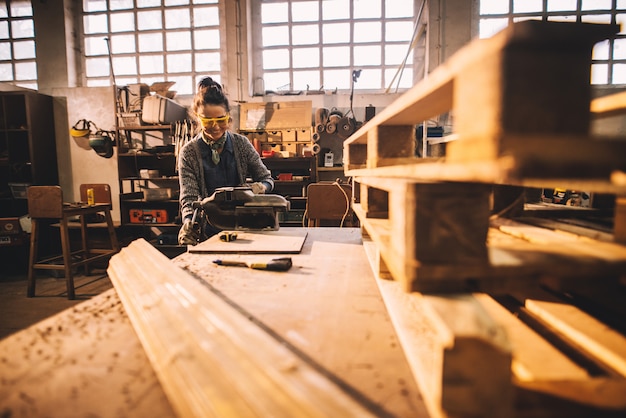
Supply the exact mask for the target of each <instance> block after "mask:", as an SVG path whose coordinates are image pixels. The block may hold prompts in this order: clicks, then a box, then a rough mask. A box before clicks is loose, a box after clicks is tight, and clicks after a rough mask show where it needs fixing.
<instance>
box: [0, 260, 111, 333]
mask: <svg viewBox="0 0 626 418" xmlns="http://www.w3.org/2000/svg"><path fill="white" fill-rule="evenodd" d="M53 274H54V273H53V272H46V271H40V272H38V276H37V283H36V285H37V286H36V292H35V297H34V298H27V297H26V279H27V274H26V273H24V272H22V271H11V270H3V271H1V272H0V339H3V338H5V337H7V336H9V335H11V334H13V333H15V332H17V331H19V330H21V329H24V328H28V327H29V326H31V325H33V324H35V323H37V322H39V321H41V320H43V319H45V318H47V317H49V316H52V315H54V314H56V313H59V312H61V311H63V310H65V309H68V308H71V307H72V306H74V305H76V304H79V303H81V302H83V301H85V300H87V299H90V298H92V297H94V296H97V295H99V294H100V293H102V292H104V291H106V290H108V289H110V288H112V287H113V284H112V283H111V280H109V278H108V276H107V274H106V270H105V269H101V268H98V269H93V270H92V271H91V274H90V275H89V276H85V275H84V274H83V273H82V272H80V274H78V275H75V276H74V285H75V289H76V299H75V300H68V299H67V292H66V290H65V279H64V278H63V277H60V278H56V277H53Z"/></svg>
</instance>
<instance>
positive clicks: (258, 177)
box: [233, 134, 274, 192]
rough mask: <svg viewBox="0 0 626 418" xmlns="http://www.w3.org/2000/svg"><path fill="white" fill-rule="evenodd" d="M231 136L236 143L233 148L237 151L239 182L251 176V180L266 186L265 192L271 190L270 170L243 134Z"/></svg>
mask: <svg viewBox="0 0 626 418" xmlns="http://www.w3.org/2000/svg"><path fill="white" fill-rule="evenodd" d="M233 137H234V140H235V143H236V147H235V149H236V150H237V152H238V153H239V155H238V156H236V158H237V164H238V169H239V177H240V181H241V183H242V184H243V183H245V182H246V179H247V178H251V179H252V181H253V182H257V181H258V182H263V183H265V184H266V187H267V188H268V189H267V192H271V191H272V190H273V189H274V179H273V178H272V173H271V171H270V170H268V168H267V167H266V166H265V164H263V160H261V157H260V156H259V153H258V152H257V151H256V149H254V147H253V146H252V144H251V143H250V141H249V140H248V138H246V137H245V136H243V135H239V134H234V135H233Z"/></svg>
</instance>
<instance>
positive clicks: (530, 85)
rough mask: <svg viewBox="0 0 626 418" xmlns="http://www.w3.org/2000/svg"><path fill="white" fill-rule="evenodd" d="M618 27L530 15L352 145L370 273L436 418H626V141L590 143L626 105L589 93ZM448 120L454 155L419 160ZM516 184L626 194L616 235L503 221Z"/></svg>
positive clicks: (463, 55)
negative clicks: (600, 52)
mask: <svg viewBox="0 0 626 418" xmlns="http://www.w3.org/2000/svg"><path fill="white" fill-rule="evenodd" d="M618 30H619V28H618V27H617V26H614V25H597V24H580V23H562V22H539V21H525V22H519V23H515V24H513V25H511V26H509V27H508V28H507V29H505V30H504V31H503V32H501V33H500V34H497V35H496V36H494V37H492V38H490V39H485V40H476V41H474V42H472V43H470V44H469V45H467V46H466V47H465V48H463V49H462V50H460V51H459V52H457V54H456V55H454V56H453V57H452V58H451V59H450V60H449V61H448V62H446V63H445V64H444V65H442V66H440V67H439V68H437V69H436V70H435V71H433V72H432V73H431V74H429V75H428V77H427V78H426V79H425V80H423V81H422V82H420V83H419V84H417V85H415V86H414V87H413V88H412V89H411V90H409V91H408V92H406V93H405V94H404V95H402V96H401V97H399V98H398V99H397V100H396V101H395V102H393V103H392V104H391V105H390V106H388V107H387V108H386V109H385V110H384V111H382V112H380V113H379V114H378V115H377V116H376V117H374V118H373V119H372V120H371V121H369V122H368V123H367V124H366V125H364V126H363V127H362V128H361V129H359V130H358V131H357V132H355V133H354V134H353V135H352V136H351V137H349V138H348V139H347V140H346V141H345V142H344V153H343V154H344V168H345V174H346V176H352V177H353V178H354V182H355V185H357V187H359V188H360V193H359V194H358V197H357V196H356V195H355V197H354V198H353V200H354V203H353V207H354V211H355V212H356V214H357V215H358V217H359V220H360V223H361V226H362V229H363V231H364V234H367V235H368V236H369V239H368V240H367V241H366V242H365V245H366V247H367V249H368V251H369V254H370V256H371V257H370V260H371V264H372V267H373V270H374V273H377V274H378V276H379V277H381V278H388V279H391V280H389V281H385V280H382V281H379V282H380V289H381V293H382V295H383V298H384V299H385V302H386V304H387V308H388V310H389V312H390V315H391V317H392V320H393V322H394V324H395V326H396V330H397V332H398V334H399V337H400V340H401V342H402V344H403V347H404V351H405V353H406V355H407V358H408V360H409V363H410V364H411V368H412V369H413V374H414V376H415V378H416V380H417V382H418V384H419V387H420V390H421V391H422V394H423V396H424V398H425V401H426V404H427V406H428V409H429V413H430V414H431V415H432V416H433V417H448V416H455V417H456V416H507V417H535V416H537V417H538V416H551V417H554V416H569V417H572V416H574V417H576V416H580V417H582V416H591V415H590V414H593V416H617V415H619V414H623V413H624V412H625V411H626V401H625V399H626V398H625V397H624V394H626V379H624V378H625V377H626V368H625V367H624V365H625V364H626V338H625V337H624V334H623V332H624V330H623V329H621V330H618V329H616V328H615V326H618V327H621V328H623V318H624V314H625V310H624V308H623V305H624V303H623V302H624V295H625V293H624V286H623V282H620V280H623V279H622V277H623V276H624V273H626V247H624V246H623V245H621V244H620V243H619V242H620V241H621V242H624V241H625V240H624V233H623V231H624V224H625V221H624V219H623V216H624V214H623V210H622V209H621V208H623V204H622V199H621V196H624V195H626V182H624V180H623V177H624V174H623V172H624V170H625V169H626V158H624V155H626V141H624V138H621V140H605V139H603V138H596V137H592V136H591V135H590V126H591V119H592V117H602V116H605V115H609V114H613V113H615V112H618V111H619V109H620V108H621V109H624V108H626V101H625V100H620V98H621V97H623V96H615V97H614V98H607V99H603V100H597V101H594V102H592V100H591V87H590V83H589V80H590V68H591V50H592V48H593V46H594V44H595V43H597V42H599V41H601V40H604V39H606V38H609V37H610V36H612V35H614V34H615V33H617V32H618ZM445 112H451V114H452V115H453V118H454V133H453V135H454V137H453V139H454V140H452V141H450V142H448V143H447V152H446V155H445V157H443V158H437V159H435V158H418V157H416V156H415V126H416V125H419V124H421V123H423V121H426V120H428V119H429V118H432V117H434V116H437V115H440V114H443V113H445ZM555 156H556V158H555ZM500 186H518V187H520V188H522V187H567V188H571V189H575V190H589V191H592V192H598V193H608V194H614V195H616V196H617V198H616V209H615V217H614V225H615V229H614V234H613V237H612V239H609V240H600V239H591V238H588V237H582V236H578V235H575V234H564V233H562V232H560V231H555V230H549V229H545V228H538V227H533V226H530V225H528V224H525V223H522V222H519V221H518V220H513V219H507V218H505V217H502V216H496V215H494V214H492V207H493V206H492V202H491V201H490V199H491V198H492V196H493V190H494V188H497V187H500ZM557 265H558V266H559V268H558V269H555V268H554V267H555V266H557ZM555 295H556V296H555ZM582 300H584V301H585V302H586V303H585V304H582V303H578V302H580V301H582ZM592 304H593V305H594V307H595V309H594V310H593V313H592V314H590V313H589V312H591V311H590V310H587V309H583V308H582V306H583V305H584V306H585V307H588V306H590V305H592ZM598 312H602V313H603V315H597V313H598ZM604 314H606V315H604ZM619 318H622V320H620V319H619Z"/></svg>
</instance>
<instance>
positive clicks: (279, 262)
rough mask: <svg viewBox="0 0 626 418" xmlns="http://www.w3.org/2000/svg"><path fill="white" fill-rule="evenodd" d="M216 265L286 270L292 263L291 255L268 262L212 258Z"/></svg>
mask: <svg viewBox="0 0 626 418" xmlns="http://www.w3.org/2000/svg"><path fill="white" fill-rule="evenodd" d="M213 262H214V263H215V264H217V265H218V266H235V267H249V268H251V269H256V270H271V271H287V270H289V269H290V268H291V266H292V265H293V264H292V262H291V257H282V258H273V259H271V260H270V261H268V262H258V261H257V262H250V263H248V262H245V261H239V260H213Z"/></svg>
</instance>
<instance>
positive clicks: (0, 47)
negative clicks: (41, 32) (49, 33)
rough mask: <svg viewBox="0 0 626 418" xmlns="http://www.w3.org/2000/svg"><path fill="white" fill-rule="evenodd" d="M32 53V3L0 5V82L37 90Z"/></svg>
mask: <svg viewBox="0 0 626 418" xmlns="http://www.w3.org/2000/svg"><path fill="white" fill-rule="evenodd" d="M35 52H36V50H35V22H34V20H33V8H32V5H31V2H30V1H23V0H22V1H19V0H11V1H3V2H0V82H8V83H12V84H15V85H17V86H20V87H24V88H29V89H33V90H37V63H36V60H35V57H36V55H35Z"/></svg>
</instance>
